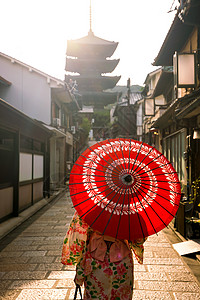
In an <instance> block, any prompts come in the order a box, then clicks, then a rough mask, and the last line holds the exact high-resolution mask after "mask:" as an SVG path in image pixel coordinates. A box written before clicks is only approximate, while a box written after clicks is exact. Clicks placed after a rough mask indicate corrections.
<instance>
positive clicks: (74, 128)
mask: <svg viewBox="0 0 200 300" xmlns="http://www.w3.org/2000/svg"><path fill="white" fill-rule="evenodd" d="M71 132H72V134H75V133H76V127H75V126H71Z"/></svg>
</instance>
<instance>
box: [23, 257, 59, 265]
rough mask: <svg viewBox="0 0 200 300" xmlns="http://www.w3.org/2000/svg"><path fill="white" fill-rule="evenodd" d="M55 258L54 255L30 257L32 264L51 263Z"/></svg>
mask: <svg viewBox="0 0 200 300" xmlns="http://www.w3.org/2000/svg"><path fill="white" fill-rule="evenodd" d="M54 260H55V257H54V256H35V257H31V258H29V263H31V264H50V263H52V262H53V261H54Z"/></svg>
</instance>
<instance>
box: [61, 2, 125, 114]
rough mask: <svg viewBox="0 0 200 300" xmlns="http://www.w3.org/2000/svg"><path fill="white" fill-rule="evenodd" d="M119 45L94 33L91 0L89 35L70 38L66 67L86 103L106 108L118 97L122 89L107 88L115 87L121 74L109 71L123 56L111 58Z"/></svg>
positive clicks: (67, 80) (68, 76) (69, 76)
mask: <svg viewBox="0 0 200 300" xmlns="http://www.w3.org/2000/svg"><path fill="white" fill-rule="evenodd" d="M117 46H118V43H116V42H110V41H107V40H104V39H101V38H99V37H97V36H95V35H94V33H93V31H92V28H91V3H90V30H89V32H88V35H87V36H85V37H82V38H80V39H76V40H68V41H67V53H66V54H67V58H66V67H65V70H66V71H67V72H70V75H65V80H66V82H67V83H69V82H71V81H73V82H76V83H77V90H78V93H79V94H80V95H81V98H82V104H83V105H93V106H94V107H96V108H103V107H104V106H106V105H108V104H112V103H115V102H116V101H117V97H118V93H116V92H115V93H114V92H108V91H106V90H108V89H113V88H114V87H115V86H116V84H117V82H118V81H119V79H120V78H121V76H107V75H105V74H106V73H111V72H112V71H113V70H114V69H115V68H116V66H117V65H118V63H119V59H109V58H110V57H111V56H112V55H113V53H114V52H115V50H116V48H117ZM74 73H76V74H74ZM71 74H72V75H71Z"/></svg>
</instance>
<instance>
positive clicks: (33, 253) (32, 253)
mask: <svg viewBox="0 0 200 300" xmlns="http://www.w3.org/2000/svg"><path fill="white" fill-rule="evenodd" d="M46 253H47V251H25V252H24V253H23V255H22V256H31V257H33V256H45V254H46Z"/></svg>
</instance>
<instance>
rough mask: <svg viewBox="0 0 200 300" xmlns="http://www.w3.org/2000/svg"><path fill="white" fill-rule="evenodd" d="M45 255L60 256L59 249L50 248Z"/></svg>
mask: <svg viewBox="0 0 200 300" xmlns="http://www.w3.org/2000/svg"><path fill="white" fill-rule="evenodd" d="M46 255H47V256H60V257H61V250H54V251H53V250H50V251H48V252H47V254H46Z"/></svg>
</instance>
